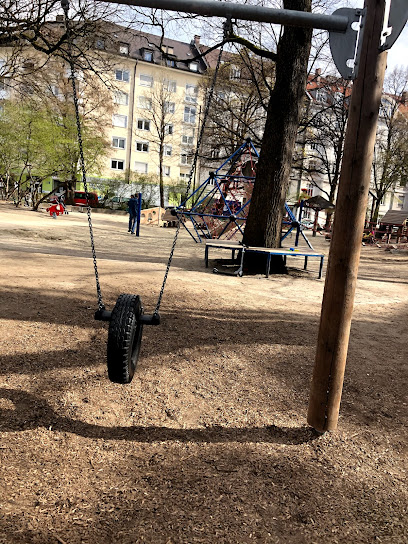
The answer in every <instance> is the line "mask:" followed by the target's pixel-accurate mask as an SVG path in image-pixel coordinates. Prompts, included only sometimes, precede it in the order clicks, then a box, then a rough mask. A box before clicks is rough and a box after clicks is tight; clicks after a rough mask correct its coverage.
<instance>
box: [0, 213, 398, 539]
mask: <svg viewBox="0 0 408 544" xmlns="http://www.w3.org/2000/svg"><path fill="white" fill-rule="evenodd" d="M126 221H127V219H126V217H124V216H111V215H100V214H94V216H93V223H94V231H95V239H96V245H97V252H98V267H99V274H100V280H101V287H102V293H103V297H104V301H105V304H106V306H107V307H109V308H112V306H113V305H114V303H115V301H116V299H117V297H118V295H119V294H120V293H123V292H124V293H135V294H140V295H141V297H142V300H143V302H144V306H145V308H146V311H147V312H151V311H152V309H153V308H154V306H155V302H156V299H157V295H158V292H159V290H160V285H161V281H162V278H163V274H164V270H165V263H166V260H167V257H168V254H169V251H170V247H171V242H172V237H173V235H174V229H164V228H158V227H148V226H146V227H142V230H141V237H140V238H136V237H134V236H133V237H132V236H131V235H129V234H127V225H126ZM289 243H293V241H289ZM313 243H314V245H315V248H316V249H317V250H319V251H324V252H325V253H328V250H329V243H328V242H326V241H325V240H324V238H323V237H320V236H319V237H317V238H316V239H313ZM221 255H222V256H225V254H220V256H221ZM210 256H213V257H214V258H215V257H216V256H217V255H216V254H215V252H213V253H212V255H210ZM0 259H1V276H0V292H1V305H0V313H1V315H0V318H1V333H0V334H1V344H0V369H1V377H0V459H1V463H0V505H1V511H0V543H1V544H3V543H16V544H17V543H18V544H20V543H21V544H23V543H24V544H26V543H44V544H45V543H50V544H53V543H56V544H57V543H59V544H79V543H90V544H91V543H92V544H108V543H120V544H122V543H123V544H134V543H138V542H148V543H154V544H156V543H158V544H161V543H163V544H170V543H247V542H258V543H263V542H267V543H292V542H293V543H319V544H320V543H340V542H341V543H353V544H354V543H360V542H361V543H362V542H364V543H371V542H380V543H403V542H404V543H405V542H408V531H407V488H406V481H407V480H406V468H407V440H406V438H407V426H406V423H407V397H406V393H407V360H408V358H407V328H408V323H407V303H408V285H407V284H408V267H407V264H408V256H407V253H403V252H402V251H399V252H393V253H392V252H386V251H384V249H383V248H381V249H380V248H376V247H364V248H363V249H362V261H361V267H360V273H359V281H358V289H357V294H356V304H355V311H354V320H353V326H352V332H351V340H350V348H349V356H348V363H347V369H346V377H345V384H344V393H343V401H342V407H341V417H340V421H339V429H338V431H337V432H335V433H326V434H324V435H323V436H316V434H315V433H314V432H313V430H311V429H310V428H309V427H308V426H307V424H306V412H307V404H308V395H309V383H310V379H311V373H312V368H313V362H314V354H315V344H316V336H317V330H318V321H319V314H320V305H321V298H322V293H323V287H324V279H323V280H318V279H317V270H318V262H317V260H315V262H311V265H310V271H309V272H304V271H303V270H302V264H303V263H302V262H300V261H299V262H297V260H296V259H292V260H291V261H290V262H289V265H291V264H292V265H296V266H298V268H297V269H292V270H291V273H290V274H289V275H287V276H271V277H269V278H268V279H266V278H265V277H263V276H251V277H249V276H244V277H243V278H237V277H230V276H221V275H215V274H212V266H214V265H215V261H212V262H211V267H210V268H209V269H205V267H204V248H203V246H202V245H196V244H195V243H194V242H193V241H192V240H191V239H190V238H189V237H188V235H187V234H186V233H185V232H182V233H181V236H180V240H179V245H178V247H177V250H176V254H175V257H174V263H173V267H172V269H171V271H170V275H169V279H168V284H167V287H166V291H165V294H164V299H163V303H162V308H161V316H162V325H161V326H160V327H145V334H144V338H143V345H142V353H141V357H140V360H139V365H138V368H137V372H136V375H135V378H134V379H133V381H132V383H131V384H130V385H127V386H123V385H116V384H112V383H110V382H109V381H108V379H107V371H106V340H107V326H106V324H104V323H101V322H95V321H94V320H93V313H94V311H95V309H96V292H95V279H94V276H93V266H92V260H91V259H90V251H89V234H88V225H87V221H86V216H85V215H84V214H78V213H70V214H69V215H67V216H63V217H59V218H58V219H57V220H53V219H51V218H50V217H48V216H47V215H46V213H45V212H40V213H35V212H32V211H29V210H27V209H21V210H15V209H14V208H13V207H12V206H11V205H9V204H5V203H3V204H0ZM311 261H313V260H311ZM325 265H326V263H325Z"/></svg>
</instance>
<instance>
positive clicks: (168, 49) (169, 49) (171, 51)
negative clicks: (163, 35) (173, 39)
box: [163, 45, 174, 55]
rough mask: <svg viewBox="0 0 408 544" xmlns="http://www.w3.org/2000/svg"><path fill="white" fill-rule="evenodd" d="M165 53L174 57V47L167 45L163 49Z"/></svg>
mask: <svg viewBox="0 0 408 544" xmlns="http://www.w3.org/2000/svg"><path fill="white" fill-rule="evenodd" d="M163 51H164V52H165V53H167V54H168V55H174V47H172V46H171V45H165V46H164V47H163Z"/></svg>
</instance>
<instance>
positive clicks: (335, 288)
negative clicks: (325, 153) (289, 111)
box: [307, 0, 387, 432]
mask: <svg viewBox="0 0 408 544" xmlns="http://www.w3.org/2000/svg"><path fill="white" fill-rule="evenodd" d="M365 7H366V8H367V16H366V20H365V24H364V35H363V43H362V50H361V56H360V63H359V71H358V77H357V78H356V80H355V82H354V85H353V91H352V96H351V104H350V112H349V119H348V127H347V134H346V140H345V145H344V154H343V164H342V169H341V175H340V181H339V188H338V196H337V201H336V213H335V219H334V226H333V236H332V240H331V245H330V254H329V261H328V267H327V274H326V282H325V289H324V295H323V303H322V312H321V317H320V327H319V334H318V341H317V351H316V359H315V366H314V371H313V379H312V385H311V393H310V399H309V410H308V417H307V421H308V423H309V424H310V425H311V426H312V427H314V428H315V429H316V430H317V431H319V432H324V431H329V430H335V429H336V428H337V421H338V416H339V409H340V401H341V393H342V389H343V378H344V369H345V366H346V358H347V349H348V343H349V335H350V325H351V314H352V311H353V302H354V294H355V289H356V281H357V272H358V263H359V259H360V250H361V241H362V235H363V229H364V221H365V215H366V207H367V201H368V190H369V185H370V172H371V164H372V160H373V152H374V143H375V136H376V128H377V120H378V111H379V106H380V101H381V93H382V88H383V82H384V75H385V68H386V60H387V54H386V53H385V52H384V53H380V52H379V44H380V35H381V30H382V26H383V18H384V8H385V0H366V1H365Z"/></svg>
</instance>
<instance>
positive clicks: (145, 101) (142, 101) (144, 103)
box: [138, 96, 152, 110]
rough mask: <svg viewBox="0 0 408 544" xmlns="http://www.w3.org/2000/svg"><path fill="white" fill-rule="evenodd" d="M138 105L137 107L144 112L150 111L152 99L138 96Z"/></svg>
mask: <svg viewBox="0 0 408 544" xmlns="http://www.w3.org/2000/svg"><path fill="white" fill-rule="evenodd" d="M138 105H139V108H142V109H144V110H151V109H152V99H151V98H148V97H147V96H139V100H138Z"/></svg>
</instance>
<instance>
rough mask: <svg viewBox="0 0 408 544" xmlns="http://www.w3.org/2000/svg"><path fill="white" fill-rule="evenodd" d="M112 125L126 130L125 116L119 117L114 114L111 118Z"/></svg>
mask: <svg viewBox="0 0 408 544" xmlns="http://www.w3.org/2000/svg"><path fill="white" fill-rule="evenodd" d="M112 125H113V126H114V127H121V128H126V127H127V115H119V114H117V113H115V114H114V115H113V116H112Z"/></svg>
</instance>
